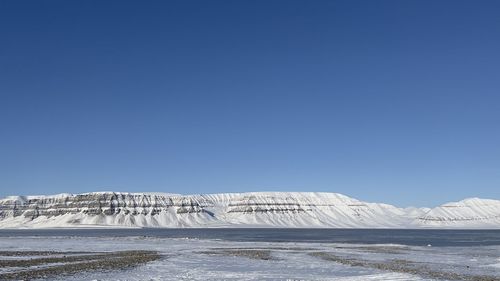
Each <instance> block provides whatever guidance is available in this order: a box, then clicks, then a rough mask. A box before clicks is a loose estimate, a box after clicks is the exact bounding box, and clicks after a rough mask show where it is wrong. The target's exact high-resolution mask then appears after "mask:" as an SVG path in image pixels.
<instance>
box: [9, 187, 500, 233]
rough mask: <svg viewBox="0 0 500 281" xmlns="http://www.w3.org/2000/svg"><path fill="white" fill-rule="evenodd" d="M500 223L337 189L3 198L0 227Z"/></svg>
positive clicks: (473, 204) (480, 204)
mask: <svg viewBox="0 0 500 281" xmlns="http://www.w3.org/2000/svg"><path fill="white" fill-rule="evenodd" d="M89 226H90V227H96V226H105V227H173V228H184V227H211V228H219V227H224V228H227V227H303V228H314V227H316V228H318V227H320V228H430V227H432V228H500V201H497V200H486V199H478V198H473V199H466V200H463V201H460V202H454V203H447V204H444V205H442V206H439V207H436V208H433V209H429V208H397V207H395V206H392V205H388V204H382V203H368V202H363V201H360V200H357V199H354V198H350V197H347V196H345V195H342V194H337V193H314V192H249V193H223V194H199V195H178V194H162V193H119V192H94V193H85V194H76V195H73V194H59V195H53V196H10V197H7V198H4V199H0V228H51V227H89Z"/></svg>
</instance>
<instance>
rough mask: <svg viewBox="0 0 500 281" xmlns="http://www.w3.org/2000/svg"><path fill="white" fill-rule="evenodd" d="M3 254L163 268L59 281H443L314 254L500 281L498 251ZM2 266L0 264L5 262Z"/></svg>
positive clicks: (140, 243)
mask: <svg viewBox="0 0 500 281" xmlns="http://www.w3.org/2000/svg"><path fill="white" fill-rule="evenodd" d="M0 250H1V251H35V250H36V251H96V252H97V251H99V252H100V251H117V250H154V251H158V252H160V254H161V255H162V258H161V259H160V260H157V261H154V262H150V263H147V264H144V265H141V266H138V267H135V268H131V269H127V270H122V271H108V272H86V273H79V274H76V275H74V276H71V277H68V276H65V277H61V278H60V280H340V281H347V280H352V281H355V280H356V281H358V280H443V279H432V278H429V277H425V276H419V275H414V274H408V273H398V272H393V271H390V270H380V269H377V268H374V267H370V266H366V267H365V266H350V265H347V264H343V263H339V262H335V261H332V260H326V259H322V258H320V257H318V256H315V255H313V254H312V253H322V254H325V255H329V254H332V255H335V256H336V257H339V258H345V259H354V260H356V261H367V262H374V263H378V264H381V263H384V262H387V261H394V260H397V261H400V260H403V261H405V263H406V262H409V263H412V264H417V265H419V266H423V267H425V268H430V269H432V270H436V271H443V272H445V273H446V272H453V273H456V274H464V275H477V276H479V275H481V276H486V277H487V278H489V279H484V280H500V265H499V264H500V246H480V247H417V246H411V247H410V246H402V245H352V244H330V243H328V244H327V243H270V242H229V241H221V240H198V239H178V238H176V239H174V238H155V237H99V238H96V237H1V238H0ZM246 250H251V251H255V252H260V251H263V252H266V251H267V250H269V251H270V258H259V257H260V256H256V257H255V256H254V257H252V256H244V255H239V254H238V253H239V251H243V252H244V251H246ZM228 253H229V254H228ZM231 253H234V254H231ZM4 258H5V257H1V256H0V260H1V259H4ZM12 270H19V269H9V268H2V269H1V271H2V272H8V271H12ZM0 273H1V272H0ZM51 280H53V278H51ZM464 280H466V279H464ZM477 280H482V279H477Z"/></svg>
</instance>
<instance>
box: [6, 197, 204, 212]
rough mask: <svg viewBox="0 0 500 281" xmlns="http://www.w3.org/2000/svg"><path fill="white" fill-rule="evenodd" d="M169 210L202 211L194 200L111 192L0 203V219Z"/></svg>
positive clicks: (19, 199)
mask: <svg viewBox="0 0 500 281" xmlns="http://www.w3.org/2000/svg"><path fill="white" fill-rule="evenodd" d="M170 208H173V210H175V212H176V213H177V214H186V213H201V212H204V211H205V210H204V209H203V207H202V206H200V204H199V203H198V202H197V200H195V199H193V198H189V197H176V196H166V195H156V194H151V195H150V194H128V193H114V192H110V193H88V194H78V195H68V196H57V197H40V198H23V197H18V198H15V199H4V200H2V201H0V218H4V217H7V216H13V217H18V216H24V217H25V218H31V219H35V218H37V217H39V216H45V217H48V218H50V217H53V216H59V215H65V214H77V213H83V214H86V215H94V216H95V215H104V216H111V215H115V214H120V213H123V214H125V215H128V214H130V215H139V214H142V215H151V216H155V215H158V214H159V213H161V212H162V211H165V210H167V209H170Z"/></svg>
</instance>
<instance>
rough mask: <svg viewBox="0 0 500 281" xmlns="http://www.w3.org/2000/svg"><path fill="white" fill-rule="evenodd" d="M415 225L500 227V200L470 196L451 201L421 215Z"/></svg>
mask: <svg viewBox="0 0 500 281" xmlns="http://www.w3.org/2000/svg"><path fill="white" fill-rule="evenodd" d="M412 225H414V226H421V227H422V226H423V227H457V228H500V201H498V200H489V199H480V198H469V199H465V200H462V201H459V202H451V203H447V204H444V205H441V206H439V207H436V208H434V209H431V210H429V211H428V212H427V213H425V214H424V215H422V216H419V217H418V218H417V219H416V220H415V221H414V222H413V223H412Z"/></svg>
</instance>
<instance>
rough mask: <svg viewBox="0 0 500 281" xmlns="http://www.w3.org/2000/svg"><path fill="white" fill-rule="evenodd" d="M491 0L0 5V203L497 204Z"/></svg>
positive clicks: (496, 58) (497, 91)
mask: <svg viewBox="0 0 500 281" xmlns="http://www.w3.org/2000/svg"><path fill="white" fill-rule="evenodd" d="M499 11H500V1H472V0H471V1H455V0H453V1H452V0H450V1H422V0H419V1H416V0H415V1H399V0H394V1H369V0H367V1H351V0H349V1H305V0H304V1H289V0H282V1H273V0H261V1H189V0H188V1H134V2H131V1H66V0H64V1H19V0H10V1H1V2H0V95H1V100H0V196H1V197H3V196H6V195H12V194H54V193H61V192H70V193H79V192H88V191H98V190H115V191H130V192H140V191H162V192H175V193H185V194H190V193H215V192H241V191H330V192H339V193H343V194H346V195H349V196H352V197H355V198H358V199H361V200H368V201H376V202H387V203H392V204H396V205H398V206H407V205H415V206H425V205H426V206H434V205H437V204H440V203H444V202H446V201H452V200H459V199H463V198H465V197H472V196H478V197H483V198H494V199H500V16H499Z"/></svg>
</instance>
